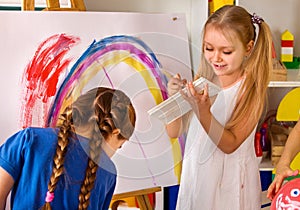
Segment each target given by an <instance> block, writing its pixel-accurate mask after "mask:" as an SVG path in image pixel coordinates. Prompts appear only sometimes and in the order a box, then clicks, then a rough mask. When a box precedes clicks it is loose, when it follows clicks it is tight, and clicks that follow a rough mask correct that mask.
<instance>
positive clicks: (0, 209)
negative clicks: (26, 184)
mask: <svg viewBox="0 0 300 210" xmlns="http://www.w3.org/2000/svg"><path fill="white" fill-rule="evenodd" d="M13 184H14V179H13V178H12V176H11V175H10V174H9V173H7V172H6V171H5V170H4V169H3V168H1V167H0V210H4V209H5V205H6V199H7V196H8V194H9V192H10V190H11V188H12V187H13Z"/></svg>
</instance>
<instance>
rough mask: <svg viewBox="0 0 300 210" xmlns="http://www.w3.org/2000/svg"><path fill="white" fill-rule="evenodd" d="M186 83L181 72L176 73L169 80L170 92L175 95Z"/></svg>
mask: <svg viewBox="0 0 300 210" xmlns="http://www.w3.org/2000/svg"><path fill="white" fill-rule="evenodd" d="M185 84H186V80H185V79H183V80H182V79H181V76H180V74H176V75H174V76H173V77H172V78H171V79H170V80H169V82H168V94H169V95H170V96H171V95H174V94H175V93H177V92H178V91H179V90H181V89H182V88H183V87H184V86H185Z"/></svg>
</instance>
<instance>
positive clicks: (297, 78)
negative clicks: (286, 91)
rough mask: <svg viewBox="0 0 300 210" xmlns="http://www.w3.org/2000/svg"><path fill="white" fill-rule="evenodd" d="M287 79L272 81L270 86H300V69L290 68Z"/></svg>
mask: <svg viewBox="0 0 300 210" xmlns="http://www.w3.org/2000/svg"><path fill="white" fill-rule="evenodd" d="M287 73H288V74H287V81H271V82H270V83H269V87H300V70H299V69H289V70H288V71H287Z"/></svg>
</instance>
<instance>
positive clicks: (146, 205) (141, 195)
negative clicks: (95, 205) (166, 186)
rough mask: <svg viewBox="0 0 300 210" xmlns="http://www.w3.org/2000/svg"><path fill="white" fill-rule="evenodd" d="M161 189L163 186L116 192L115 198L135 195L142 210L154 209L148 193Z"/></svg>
mask: <svg viewBox="0 0 300 210" xmlns="http://www.w3.org/2000/svg"><path fill="white" fill-rule="evenodd" d="M159 191H161V187H153V188H148V189H143V190H136V191H131V192H126V193H120V194H115V195H114V196H113V200H119V199H124V198H129V197H135V198H136V200H137V202H138V204H139V208H140V209H141V210H154V208H153V207H152V206H151V203H150V200H149V197H148V194H151V193H155V192H159Z"/></svg>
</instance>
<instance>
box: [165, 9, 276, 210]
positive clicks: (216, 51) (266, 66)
mask: <svg viewBox="0 0 300 210" xmlns="http://www.w3.org/2000/svg"><path fill="white" fill-rule="evenodd" d="M257 29H259V30H257ZM201 50H202V54H201V61H200V68H199V70H198V72H197V74H196V79H197V78H198V77H205V78H206V79H208V80H209V81H211V82H213V83H215V84H217V85H219V86H220V87H221V91H220V92H219V93H218V95H217V96H215V97H209V95H208V86H205V88H204V91H203V90H201V91H200V90H197V89H196V88H195V87H194V85H193V83H192V82H188V83H187V84H186V81H185V80H182V79H181V78H180V75H176V76H175V77H173V78H172V79H170V81H169V82H168V93H169V94H170V95H173V94H175V93H176V92H178V91H180V90H181V88H182V87H183V86H186V87H187V92H186V93H184V91H181V92H182V94H183V97H184V98H185V99H186V100H187V101H188V102H189V104H190V105H191V107H192V108H193V110H192V111H191V112H190V113H188V114H186V115H185V116H183V117H182V118H179V119H177V120H176V121H174V122H172V123H170V124H168V125H167V132H168V134H169V136H170V137H172V138H176V137H178V136H180V135H181V133H182V132H183V131H184V129H185V127H187V125H188V130H187V138H186V144H185V151H184V158H183V163H182V174H181V182H180V186H179V194H178V200H177V209H178V210H197V209H201V210H258V209H260V206H261V201H260V199H261V198H260V197H261V196H260V194H261V186H260V177H259V168H258V166H259V165H258V161H257V158H256V155H255V150H254V134H255V131H256V128H257V125H258V122H259V119H260V118H261V115H262V114H263V109H264V106H265V99H266V95H267V94H266V93H267V88H268V83H269V73H270V71H271V70H272V35H271V31H270V28H269V26H268V24H267V23H266V22H265V21H264V20H263V19H262V18H261V17H259V16H257V15H256V14H249V12H248V11H246V10H245V9H244V8H242V7H240V6H235V5H226V6H223V7H221V8H220V9H218V10H217V11H216V12H214V13H213V14H212V15H211V16H210V17H208V20H207V21H206V23H205V25H204V30H203V36H202V48H201Z"/></svg>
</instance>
